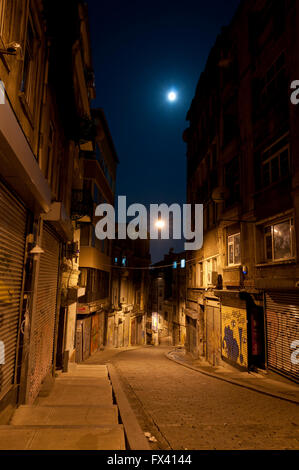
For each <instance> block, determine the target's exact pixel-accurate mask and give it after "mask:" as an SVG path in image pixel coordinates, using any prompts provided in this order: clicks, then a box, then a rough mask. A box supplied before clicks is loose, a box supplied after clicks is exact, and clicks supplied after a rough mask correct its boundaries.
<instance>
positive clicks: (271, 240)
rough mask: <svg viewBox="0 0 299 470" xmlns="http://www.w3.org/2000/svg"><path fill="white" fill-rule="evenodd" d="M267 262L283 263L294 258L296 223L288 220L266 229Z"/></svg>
mask: <svg viewBox="0 0 299 470" xmlns="http://www.w3.org/2000/svg"><path fill="white" fill-rule="evenodd" d="M264 249H265V260H266V262H268V263H269V262H273V261H283V260H287V259H290V258H293V257H294V253H295V250H294V221H293V219H287V220H284V221H282V222H278V223H276V224H273V225H268V226H266V227H265V228H264Z"/></svg>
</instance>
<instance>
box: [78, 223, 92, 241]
mask: <svg viewBox="0 0 299 470" xmlns="http://www.w3.org/2000/svg"><path fill="white" fill-rule="evenodd" d="M89 227H90V225H88V224H85V225H83V224H82V225H81V231H80V245H82V246H89V230H90V228H89Z"/></svg>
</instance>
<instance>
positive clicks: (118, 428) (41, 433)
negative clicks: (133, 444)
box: [0, 424, 125, 450]
mask: <svg viewBox="0 0 299 470" xmlns="http://www.w3.org/2000/svg"><path fill="white" fill-rule="evenodd" d="M0 450H125V438H124V430H123V426H122V425H121V424H118V425H114V426H102V427H101V426H94V425H93V426H63V427H59V426H11V425H10V426H0Z"/></svg>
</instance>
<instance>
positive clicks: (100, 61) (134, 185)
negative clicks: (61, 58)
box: [87, 0, 239, 262]
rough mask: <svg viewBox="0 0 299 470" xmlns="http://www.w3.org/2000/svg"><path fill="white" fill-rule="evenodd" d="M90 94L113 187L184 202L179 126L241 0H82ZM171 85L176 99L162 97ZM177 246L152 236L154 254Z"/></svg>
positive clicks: (133, 197) (139, 198)
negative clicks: (100, 115)
mask: <svg viewBox="0 0 299 470" xmlns="http://www.w3.org/2000/svg"><path fill="white" fill-rule="evenodd" d="M87 3H88V7H89V17H90V30H91V41H92V55H93V65H94V69H95V75H96V92H97V97H96V100H95V101H94V102H93V103H92V105H93V106H99V107H101V108H103V109H104V111H105V114H106V117H107V120H108V124H109V127H110V130H111V134H112V138H113V140H114V143H115V147H116V151H117V154H118V157H119V160H120V164H119V166H118V173H117V187H116V190H117V194H119V195H126V196H127V200H128V204H131V203H133V202H139V203H143V204H145V205H148V204H150V203H162V202H165V203H167V204H171V203H173V202H177V203H179V204H183V203H184V202H185V199H186V146H185V144H184V142H183V140H182V133H183V131H184V129H185V128H186V127H188V122H187V121H186V114H187V111H188V109H189V106H190V104H191V100H192V98H193V96H194V93H195V88H196V84H197V82H198V79H199V76H200V73H201V71H202V70H203V68H204V66H205V62H206V60H207V57H208V54H209V51H210V49H211V47H212V46H213V44H214V42H215V40H216V37H217V34H218V33H219V32H220V30H221V27H222V26H224V25H226V24H228V23H229V22H230V20H231V18H232V16H233V14H234V12H235V11H236V8H237V6H238V4H239V0H225V1H223V0H218V1H216V0H210V1H202V0H197V1H196V0H181V1H178V0H172V1H169V0H160V1H156V0H151V1H147V0H146V1H145V0H139V1H132V0H130V1H124V0H106V1H105V0H88V1H87ZM170 89H175V90H176V92H177V97H178V99H177V101H175V102H172V103H170V102H169V101H167V99H166V96H167V92H168V91H169V90H170ZM169 247H174V248H175V250H176V251H181V250H182V249H183V243H181V242H179V241H172V240H169V241H159V240H158V241H152V243H151V254H152V261H153V262H156V261H158V260H160V259H161V258H162V257H163V254H164V253H165V252H168V249H169Z"/></svg>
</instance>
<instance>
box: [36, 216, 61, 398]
mask: <svg viewBox="0 0 299 470" xmlns="http://www.w3.org/2000/svg"><path fill="white" fill-rule="evenodd" d="M42 248H43V250H44V253H42V254H41V255H40V264H39V272H38V284H37V292H36V300H35V306H34V311H33V320H32V329H31V338H30V343H31V345H30V366H29V374H30V384H29V387H30V389H29V401H30V402H32V401H33V400H34V399H35V398H36V396H37V394H38V392H39V389H40V385H41V383H42V381H43V379H44V378H45V377H46V375H47V374H48V373H49V372H50V371H51V368H52V363H53V349H54V334H55V318H56V302H57V283H58V266H59V241H58V240H57V238H56V237H55V236H54V235H53V234H52V232H51V230H50V229H49V228H48V227H47V226H46V225H44V228H43V236H42Z"/></svg>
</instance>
